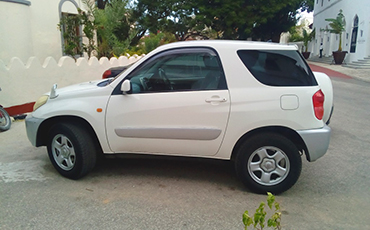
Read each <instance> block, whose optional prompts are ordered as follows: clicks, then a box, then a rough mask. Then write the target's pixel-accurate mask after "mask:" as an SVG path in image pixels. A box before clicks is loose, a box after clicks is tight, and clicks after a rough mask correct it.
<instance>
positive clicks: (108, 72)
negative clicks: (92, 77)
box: [103, 69, 112, 79]
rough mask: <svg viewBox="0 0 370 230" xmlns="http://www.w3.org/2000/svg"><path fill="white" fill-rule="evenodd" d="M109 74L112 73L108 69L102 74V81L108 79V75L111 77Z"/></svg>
mask: <svg viewBox="0 0 370 230" xmlns="http://www.w3.org/2000/svg"><path fill="white" fill-rule="evenodd" d="M111 74H112V71H110V70H109V69H108V70H106V71H105V72H104V73H103V79H105V78H108V77H110V75H111Z"/></svg>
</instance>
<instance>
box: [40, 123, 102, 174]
mask: <svg viewBox="0 0 370 230" xmlns="http://www.w3.org/2000/svg"><path fill="white" fill-rule="evenodd" d="M47 148H48V155H49V158H50V161H51V162H52V164H53V166H54V168H55V169H56V170H57V171H58V172H59V173H60V174H61V175H62V176H65V177H67V178H70V179H78V178H81V177H83V176H85V175H86V174H87V173H89V172H90V171H91V170H92V169H93V168H94V166H95V164H96V157H97V151H96V149H95V147H94V142H93V138H91V135H90V134H89V133H88V132H87V131H86V130H84V129H83V128H82V127H80V126H77V125H74V124H69V123H61V124H57V125H55V126H54V127H53V128H52V129H51V130H50V132H49V140H48V145H47Z"/></svg>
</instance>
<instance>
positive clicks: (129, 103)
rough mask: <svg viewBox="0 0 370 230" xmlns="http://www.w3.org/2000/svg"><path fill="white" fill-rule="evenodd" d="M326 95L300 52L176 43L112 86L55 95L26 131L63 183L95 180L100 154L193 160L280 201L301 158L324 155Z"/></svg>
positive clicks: (97, 84)
mask: <svg viewBox="0 0 370 230" xmlns="http://www.w3.org/2000/svg"><path fill="white" fill-rule="evenodd" d="M316 75H319V77H318V78H320V79H321V80H320V81H321V82H323V83H326V84H327V85H326V87H324V88H325V90H326V91H331V92H329V93H331V95H332V88H331V89H330V87H331V83H330V82H329V83H328V80H329V81H330V79H329V78H328V77H327V76H326V75H323V74H321V73H316ZM325 76H326V77H325ZM324 88H322V87H321V86H320V85H319V84H318V80H317V78H316V77H315V75H314V74H313V73H312V72H311V70H310V68H309V66H308V65H307V63H306V62H305V61H304V59H303V58H302V56H301V55H300V53H299V52H298V51H297V47H296V46H290V45H278V44H273V43H262V42H242V41H192V42H179V43H172V44H168V45H164V46H161V47H159V48H157V49H156V50H154V51H152V52H151V53H149V54H148V55H146V56H145V57H144V58H142V59H141V60H139V61H138V62H136V63H134V64H133V65H132V66H131V67H129V68H128V69H127V70H126V71H124V72H123V73H121V74H120V75H118V76H117V77H116V78H114V79H107V80H100V81H92V82H87V83H81V84H78V85H73V86H69V87H65V88H61V89H57V88H56V86H54V87H53V88H52V90H51V92H50V93H48V94H46V95H44V96H43V97H41V98H40V99H39V100H38V101H37V102H36V104H35V108H34V112H33V113H32V114H30V115H29V116H27V118H26V127H27V134H28V138H29V140H30V141H31V143H32V144H33V145H34V146H47V147H48V154H49V157H50V160H51V162H52V163H53V165H54V167H55V168H56V169H57V170H58V171H59V173H60V174H62V175H63V176H66V177H68V178H72V179H77V178H80V177H82V176H84V175H86V174H87V173H88V172H89V171H91V170H92V168H93V167H94V165H95V163H96V159H97V155H98V154H99V153H104V154H118V153H135V154H154V155H170V156H189V157H203V158H213V159H226V160H232V161H234V162H235V168H236V172H237V175H238V176H239V177H240V178H241V180H242V181H243V183H244V184H246V185H247V186H248V187H249V188H250V189H252V190H253V191H255V192H262V193H264V192H266V191H270V192H273V193H280V192H283V191H285V190H287V189H289V188H290V187H291V186H293V185H294V184H295V182H296V181H297V180H298V177H299V175H300V172H301V167H302V162H301V155H302V154H305V156H306V159H307V160H308V161H311V162H312V161H315V160H317V159H318V158H320V157H322V156H323V155H324V154H325V153H326V151H327V149H328V146H329V140H330V133H331V130H330V128H329V127H328V126H327V125H326V124H325V120H323V118H324V116H325V115H327V113H329V114H330V113H331V108H332V105H330V104H327V105H325V102H326V100H325V93H323V91H322V90H323V89H324ZM331 100H332V99H331ZM329 103H332V101H331V102H329ZM324 106H327V108H324ZM327 110H329V111H327ZM329 117H330V115H329Z"/></svg>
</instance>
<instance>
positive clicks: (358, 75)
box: [308, 61, 370, 82]
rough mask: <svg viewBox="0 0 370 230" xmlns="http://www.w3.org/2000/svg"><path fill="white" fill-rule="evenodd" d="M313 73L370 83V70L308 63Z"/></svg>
mask: <svg viewBox="0 0 370 230" xmlns="http://www.w3.org/2000/svg"><path fill="white" fill-rule="evenodd" d="M308 64H309V65H310V67H311V69H312V70H313V71H318V72H324V73H326V74H327V75H328V76H330V77H340V78H348V77H351V78H355V79H357V80H361V81H365V82H370V70H369V69H351V68H347V67H343V66H341V65H330V64H326V63H320V62H312V61H308Z"/></svg>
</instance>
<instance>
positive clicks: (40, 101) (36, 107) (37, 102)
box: [33, 95, 49, 111]
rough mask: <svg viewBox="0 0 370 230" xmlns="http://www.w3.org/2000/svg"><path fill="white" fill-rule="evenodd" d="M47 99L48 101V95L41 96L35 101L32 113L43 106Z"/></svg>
mask: <svg viewBox="0 0 370 230" xmlns="http://www.w3.org/2000/svg"><path fill="white" fill-rule="evenodd" d="M48 99H49V96H48V95H44V96H41V97H40V98H39V99H37V101H36V103H35V104H34V106H33V111H35V110H36V109H38V108H40V107H41V106H42V105H44V104H45V103H46V102H47V101H48Z"/></svg>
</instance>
